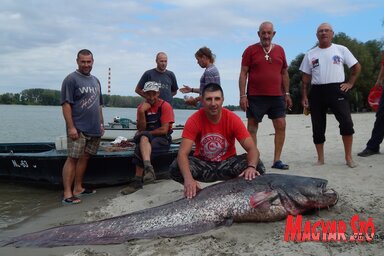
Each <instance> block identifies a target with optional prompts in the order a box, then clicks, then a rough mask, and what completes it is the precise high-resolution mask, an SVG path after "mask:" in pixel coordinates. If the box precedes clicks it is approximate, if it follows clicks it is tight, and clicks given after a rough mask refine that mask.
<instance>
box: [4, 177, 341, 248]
mask: <svg viewBox="0 0 384 256" xmlns="http://www.w3.org/2000/svg"><path fill="white" fill-rule="evenodd" d="M327 183H328V182H327V180H324V179H318V178H309V177H300V176H293V175H283V174H265V175H263V176H259V177H257V178H256V179H254V180H252V181H246V180H244V179H243V178H236V179H233V180H229V181H225V182H220V183H216V184H214V185H212V186H209V187H206V188H204V189H203V190H201V191H200V192H199V193H198V194H197V196H196V197H195V198H193V199H186V198H184V199H180V200H177V201H175V202H171V203H168V204H165V205H161V206H158V207H154V208H149V209H144V210H141V211H137V212H133V213H129V214H126V215H122V216H118V217H114V218H109V219H105V220H100V221H94V222H90V223H85V224H75V225H67V226H60V227H55V228H51V229H47V230H43V231H39V232H35V233H30V234H25V235H21V236H18V237H14V238H10V239H9V240H8V241H3V242H2V245H3V246H6V245H11V246H15V247H55V246H68V245H91V244H116V243H123V242H125V241H128V240H132V239H140V238H156V237H177V236H183V235H190V234H198V233H202V232H205V231H208V230H211V229H214V228H218V227H221V226H229V225H231V224H232V223H233V222H260V221H262V222H266V221H277V220H282V219H284V218H286V217H287V216H288V215H298V214H301V213H305V212H307V211H309V210H313V209H320V208H328V207H331V206H333V205H335V204H336V203H337V200H338V194H337V193H336V192H335V191H334V190H332V189H327Z"/></svg>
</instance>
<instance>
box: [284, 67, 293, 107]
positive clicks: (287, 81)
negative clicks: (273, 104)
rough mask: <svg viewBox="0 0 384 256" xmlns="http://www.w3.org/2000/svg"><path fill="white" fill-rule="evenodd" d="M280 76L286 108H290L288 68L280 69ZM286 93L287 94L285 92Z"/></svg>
mask: <svg viewBox="0 0 384 256" xmlns="http://www.w3.org/2000/svg"><path fill="white" fill-rule="evenodd" d="M281 76H282V80H283V93H284V96H285V103H286V105H287V108H288V109H289V110H291V108H292V98H291V95H290V94H289V74H288V69H286V68H285V69H283V70H282V71H281ZM287 93H288V94H287Z"/></svg>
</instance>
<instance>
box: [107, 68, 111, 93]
mask: <svg viewBox="0 0 384 256" xmlns="http://www.w3.org/2000/svg"><path fill="white" fill-rule="evenodd" d="M108 95H111V68H108Z"/></svg>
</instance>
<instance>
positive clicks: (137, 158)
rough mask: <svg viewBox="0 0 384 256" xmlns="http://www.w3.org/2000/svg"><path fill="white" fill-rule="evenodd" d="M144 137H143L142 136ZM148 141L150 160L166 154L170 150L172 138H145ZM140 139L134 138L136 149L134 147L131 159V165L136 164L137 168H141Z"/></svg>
mask: <svg viewBox="0 0 384 256" xmlns="http://www.w3.org/2000/svg"><path fill="white" fill-rule="evenodd" d="M143 136H145V135H143ZM146 137H147V138H148V139H149V141H150V142H151V147H152V152H151V159H152V157H154V156H156V155H158V154H161V153H164V152H167V151H168V150H169V148H170V145H171V142H172V138H171V136H160V137H158V136H146ZM139 141H140V138H136V137H135V142H136V147H135V155H134V157H133V160H132V162H133V164H136V165H138V166H141V167H143V159H142V156H141V151H140V146H139Z"/></svg>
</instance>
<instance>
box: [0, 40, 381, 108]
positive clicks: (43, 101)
mask: <svg viewBox="0 0 384 256" xmlns="http://www.w3.org/2000/svg"><path fill="white" fill-rule="evenodd" d="M333 42H334V43H336V44H341V45H344V46H346V47H347V48H348V49H349V50H350V51H351V52H352V53H353V55H354V56H355V57H356V58H357V59H358V61H359V63H360V64H361V66H362V71H361V73H360V76H359V78H358V80H357V81H356V84H355V86H354V87H353V88H352V90H351V91H350V93H349V96H350V103H351V111H352V112H364V111H369V109H370V108H369V106H368V102H367V97H368V94H369V91H370V89H371V88H372V86H373V85H374V84H375V82H376V79H377V76H378V73H379V71H380V62H381V54H382V50H383V48H384V41H383V40H381V41H378V40H370V41H367V42H365V43H362V42H359V41H357V40H356V39H352V38H350V37H348V36H347V35H346V34H345V33H338V34H336V35H335V36H334V39H333ZM315 46H316V45H314V47H315ZM303 58H304V54H303V53H301V54H299V55H297V56H296V58H295V59H294V60H293V61H291V63H290V65H289V67H288V73H289V77H290V93H291V97H292V100H293V107H292V111H291V112H290V113H294V114H297V113H302V111H303V108H302V106H301V72H300V70H299V67H300V64H301V61H302V60H303ZM345 72H346V79H348V75H349V69H348V68H347V67H345ZM142 100H143V99H142V98H141V97H140V96H120V95H104V105H105V106H108V107H121V108H136V107H137V105H138V104H139V103H140V102H142ZM0 104H22V105H48V106H59V105H60V91H59V90H50V89H40V88H35V89H26V90H23V91H22V92H21V93H15V94H13V93H5V94H0ZM172 106H173V107H174V108H175V109H196V108H195V107H191V106H188V105H186V104H185V103H184V100H183V99H180V98H174V99H173V102H172ZM226 107H227V108H229V109H231V110H239V109H240V108H239V106H233V105H229V106H228V105H227V106H226Z"/></svg>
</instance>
